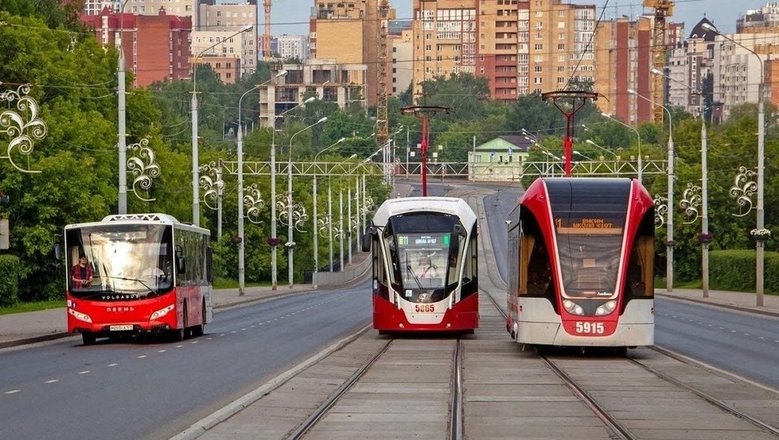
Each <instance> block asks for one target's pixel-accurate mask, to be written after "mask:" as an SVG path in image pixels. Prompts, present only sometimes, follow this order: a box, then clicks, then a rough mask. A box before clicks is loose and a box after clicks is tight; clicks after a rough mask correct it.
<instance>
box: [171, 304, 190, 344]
mask: <svg viewBox="0 0 779 440" xmlns="http://www.w3.org/2000/svg"><path fill="white" fill-rule="evenodd" d="M172 336H173V341H174V342H181V341H183V340H184V338H186V337H187V303H186V302H185V303H184V325H182V326H181V328H177V329H175V330H173V335H172Z"/></svg>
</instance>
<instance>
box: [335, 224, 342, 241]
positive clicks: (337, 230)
mask: <svg viewBox="0 0 779 440" xmlns="http://www.w3.org/2000/svg"><path fill="white" fill-rule="evenodd" d="M333 237H334V238H337V239H339V240H340V239H341V238H344V231H343V229H341V228H339V227H338V225H333Z"/></svg>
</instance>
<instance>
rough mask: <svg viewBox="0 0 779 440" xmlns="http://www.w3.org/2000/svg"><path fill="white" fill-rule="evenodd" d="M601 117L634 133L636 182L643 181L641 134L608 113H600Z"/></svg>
mask: <svg viewBox="0 0 779 440" xmlns="http://www.w3.org/2000/svg"><path fill="white" fill-rule="evenodd" d="M601 115H602V116H603V117H606V118H609V119H611V120H612V121H614V122H616V123H618V124H622V125H623V126H624V127H627V128H629V129H631V130H633V132H635V133H636V137H637V138H638V163H637V164H636V165H637V166H638V181H639V182H641V181H642V180H643V179H642V173H643V172H644V171H643V168H644V166H643V164H642V163H641V160H642V158H641V134H640V133H639V132H638V130H636V129H635V128H633V127H632V126H630V125H628V124H626V123H624V122H622V121H620V120H619V119H617V118H615V117H613V116H611V115H610V114H608V113H601ZM609 153H611V151H609ZM611 154H614V153H611Z"/></svg>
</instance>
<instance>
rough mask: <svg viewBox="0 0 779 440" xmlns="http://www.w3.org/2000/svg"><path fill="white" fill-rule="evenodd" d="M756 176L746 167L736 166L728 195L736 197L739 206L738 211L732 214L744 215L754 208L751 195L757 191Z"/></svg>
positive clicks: (736, 215)
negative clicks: (736, 172)
mask: <svg viewBox="0 0 779 440" xmlns="http://www.w3.org/2000/svg"><path fill="white" fill-rule="evenodd" d="M756 176H757V173H755V172H754V171H752V170H750V169H748V168H747V167H744V166H742V167H739V168H738V174H736V177H735V179H733V186H731V187H730V197H732V198H733V199H736V204H738V206H739V212H738V213H737V214H733V216H734V217H746V216H747V215H748V214H749V213H750V212H752V209H754V206H753V205H752V195H754V194H755V192H756V191H757V182H756V181H755V177H756Z"/></svg>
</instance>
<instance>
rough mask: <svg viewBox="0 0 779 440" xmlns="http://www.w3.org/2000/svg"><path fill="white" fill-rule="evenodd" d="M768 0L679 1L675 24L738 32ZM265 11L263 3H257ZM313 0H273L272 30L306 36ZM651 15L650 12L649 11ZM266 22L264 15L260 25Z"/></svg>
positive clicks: (402, 10) (400, 0)
mask: <svg viewBox="0 0 779 440" xmlns="http://www.w3.org/2000/svg"><path fill="white" fill-rule="evenodd" d="M766 1H767V0H676V1H675V4H676V6H675V7H674V15H673V16H672V17H671V19H670V21H672V22H680V21H682V22H684V29H685V34H688V35H689V33H690V31H691V30H692V28H693V26H695V24H696V23H698V21H700V19H701V18H703V16H704V14H705V15H706V17H708V18H709V20H711V21H712V22H713V23H714V24H715V25H716V26H717V28H718V29H719V30H720V31H721V32H726V33H730V32H735V31H736V19H737V18H738V17H739V16H741V15H742V14H743V13H744V12H746V10H747V9H758V8H760V7H761V6H763V5H764V4H765V3H766ZM570 2H571V3H577V4H588V5H592V4H594V5H595V6H596V8H597V14H598V15H600V12H601V10H602V8H603V7H604V5H606V16H605V18H612V17H614V15H615V12H616V13H617V14H618V15H620V16H622V15H628V16H635V15H638V14H640V13H642V12H644V8H643V7H642V6H641V3H642V0H608V1H607V0H570ZM258 3H259V4H260V11H262V4H263V0H258ZM412 4H413V1H412V0H395V1H392V0H390V5H391V6H392V7H394V8H395V9H396V11H397V15H398V18H411V8H412ZM313 5H314V1H313V0H272V8H271V21H272V25H271V30H272V32H273V35H281V34H307V33H308V18H309V16H310V15H311V8H312V7H313ZM647 12H649V9H647ZM263 23H264V17H263V16H262V12H261V14H260V25H262V24H263Z"/></svg>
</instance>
